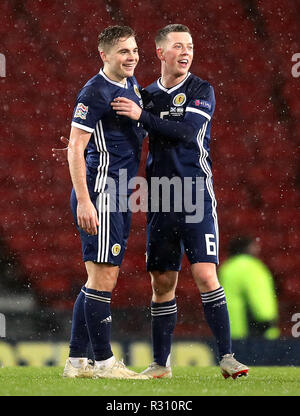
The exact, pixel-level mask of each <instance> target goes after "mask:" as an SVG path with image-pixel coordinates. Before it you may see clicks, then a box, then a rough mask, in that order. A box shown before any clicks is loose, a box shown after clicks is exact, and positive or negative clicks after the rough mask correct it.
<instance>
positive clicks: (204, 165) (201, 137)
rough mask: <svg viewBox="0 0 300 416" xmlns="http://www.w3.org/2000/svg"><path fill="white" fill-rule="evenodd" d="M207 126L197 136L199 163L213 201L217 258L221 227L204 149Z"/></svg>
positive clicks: (206, 153)
mask: <svg viewBox="0 0 300 416" xmlns="http://www.w3.org/2000/svg"><path fill="white" fill-rule="evenodd" d="M207 125H208V121H206V122H205V123H204V124H203V126H202V128H201V129H200V130H199V133H198V136H197V142H198V145H199V149H200V158H199V163H200V166H201V168H202V170H203V172H205V173H206V180H205V182H206V187H207V190H208V193H209V195H210V197H211V201H212V216H213V219H214V225H215V232H216V247H217V256H218V252H219V226H218V217H217V200H216V197H215V193H214V190H213V184H212V172H211V169H210V167H209V165H208V163H207V157H208V152H207V150H206V149H205V147H204V144H203V142H204V137H205V133H206V129H207Z"/></svg>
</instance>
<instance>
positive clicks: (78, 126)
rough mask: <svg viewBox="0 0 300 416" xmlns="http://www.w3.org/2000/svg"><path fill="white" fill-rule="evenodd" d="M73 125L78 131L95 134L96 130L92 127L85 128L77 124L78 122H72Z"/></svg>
mask: <svg viewBox="0 0 300 416" xmlns="http://www.w3.org/2000/svg"><path fill="white" fill-rule="evenodd" d="M71 125H72V126H73V127H77V128H78V129H81V130H84V131H87V132H88V133H93V132H94V129H92V128H91V127H87V126H84V125H82V124H80V123H76V121H72V123H71Z"/></svg>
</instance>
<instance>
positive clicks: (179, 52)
mask: <svg viewBox="0 0 300 416" xmlns="http://www.w3.org/2000/svg"><path fill="white" fill-rule="evenodd" d="M160 59H161V60H162V61H163V63H164V71H165V72H167V73H168V74H169V75H173V76H176V77H180V76H185V75H186V74H187V73H188V71H189V69H190V66H191V64H192V61H193V40H192V37H191V35H190V34H189V33H187V32H171V33H169V34H168V35H167V38H166V40H165V41H164V43H163V45H162V48H161V57H160Z"/></svg>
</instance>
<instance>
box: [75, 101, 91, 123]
mask: <svg viewBox="0 0 300 416" xmlns="http://www.w3.org/2000/svg"><path fill="white" fill-rule="evenodd" d="M88 111H89V107H88V106H87V105H84V104H82V103H79V104H78V105H77V107H76V110H75V114H74V118H81V119H82V120H85V119H86V115H87V113H88Z"/></svg>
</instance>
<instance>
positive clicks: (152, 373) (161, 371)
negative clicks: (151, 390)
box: [141, 362, 172, 378]
mask: <svg viewBox="0 0 300 416" xmlns="http://www.w3.org/2000/svg"><path fill="white" fill-rule="evenodd" d="M141 374H145V375H146V376H148V377H150V378H171V377H172V369H171V367H170V366H162V365H158V364H157V363H156V362H153V363H152V364H150V365H149V367H148V368H146V370H144V371H142V372H141Z"/></svg>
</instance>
